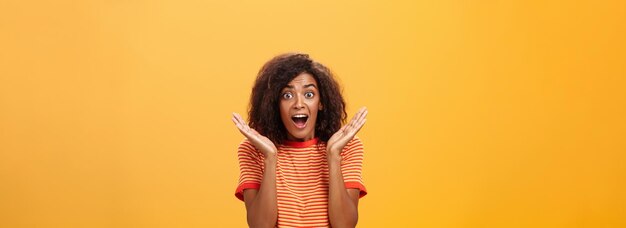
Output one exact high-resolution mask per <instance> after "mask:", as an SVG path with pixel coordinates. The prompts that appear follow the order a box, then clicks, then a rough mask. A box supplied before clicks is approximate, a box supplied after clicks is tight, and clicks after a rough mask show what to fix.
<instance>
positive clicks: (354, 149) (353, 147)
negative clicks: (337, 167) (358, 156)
mask: <svg viewBox="0 0 626 228" xmlns="http://www.w3.org/2000/svg"><path fill="white" fill-rule="evenodd" d="M342 153H343V154H351V153H363V142H361V139H360V138H359V137H357V136H354V138H353V139H351V140H350V141H349V142H348V144H346V146H345V147H344V148H343V151H342Z"/></svg>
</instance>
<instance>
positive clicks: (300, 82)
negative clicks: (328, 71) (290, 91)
mask: <svg viewBox="0 0 626 228" xmlns="http://www.w3.org/2000/svg"><path fill="white" fill-rule="evenodd" d="M311 84H313V85H315V86H316V87H317V82H316V81H315V78H314V77H313V75H311V74H309V73H306V72H305V73H301V74H299V75H298V76H296V77H295V78H293V79H292V80H291V81H290V82H289V84H287V87H286V88H302V87H304V86H307V85H311Z"/></svg>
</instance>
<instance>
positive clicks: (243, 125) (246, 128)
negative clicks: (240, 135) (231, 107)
mask: <svg viewBox="0 0 626 228" xmlns="http://www.w3.org/2000/svg"><path fill="white" fill-rule="evenodd" d="M235 114H236V115H237V119H238V120H239V124H241V129H242V130H244V131H246V132H250V127H249V126H248V124H247V123H246V121H245V120H243V117H241V115H239V113H235Z"/></svg>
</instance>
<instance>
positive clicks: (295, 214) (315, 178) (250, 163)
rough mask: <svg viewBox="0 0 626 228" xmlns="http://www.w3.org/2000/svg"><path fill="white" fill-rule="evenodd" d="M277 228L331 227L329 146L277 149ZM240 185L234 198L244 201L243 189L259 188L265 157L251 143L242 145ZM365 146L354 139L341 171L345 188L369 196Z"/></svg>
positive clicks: (283, 146)
mask: <svg viewBox="0 0 626 228" xmlns="http://www.w3.org/2000/svg"><path fill="white" fill-rule="evenodd" d="M277 149H278V154H277V158H278V159H277V163H276V193H277V200H278V202H277V205H278V221H277V223H276V226H277V227H329V226H330V222H329V220H328V162H327V157H326V144H325V143H324V142H320V143H319V144H318V139H317V138H314V139H312V140H309V141H305V142H292V141H286V142H284V143H283V144H281V145H278V146H277ZM237 152H238V153H237V154H238V156H239V169H240V175H239V184H238V186H237V189H236V190H235V196H236V197H237V198H239V199H240V200H242V201H243V190H244V189H250V188H254V189H259V188H260V185H261V180H262V178H263V170H264V164H265V163H264V156H263V153H262V152H261V151H259V150H257V149H256V148H255V147H254V146H253V145H252V143H250V141H248V140H247V139H245V140H244V141H243V142H241V144H239V149H238V151H237ZM362 165H363V144H362V143H361V141H360V140H359V139H358V138H357V137H355V138H354V139H352V140H351V141H350V142H348V144H347V145H346V146H345V147H344V149H343V151H342V152H341V171H342V174H343V180H344V183H345V186H346V188H355V189H359V190H360V194H359V195H360V197H363V196H365V195H366V194H367V191H366V190H365V186H364V184H363V180H362V179H361V169H362Z"/></svg>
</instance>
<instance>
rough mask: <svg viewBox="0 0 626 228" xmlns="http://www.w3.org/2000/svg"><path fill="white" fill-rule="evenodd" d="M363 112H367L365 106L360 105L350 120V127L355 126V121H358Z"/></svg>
mask: <svg viewBox="0 0 626 228" xmlns="http://www.w3.org/2000/svg"><path fill="white" fill-rule="evenodd" d="M365 112H367V109H366V108H365V107H362V108H360V109H359V111H358V112H357V113H356V114H355V115H354V117H353V118H352V120H351V121H350V126H351V127H350V128H354V127H355V126H356V123H358V122H359V121H360V120H361V119H362V118H363V114H364V113H365Z"/></svg>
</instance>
